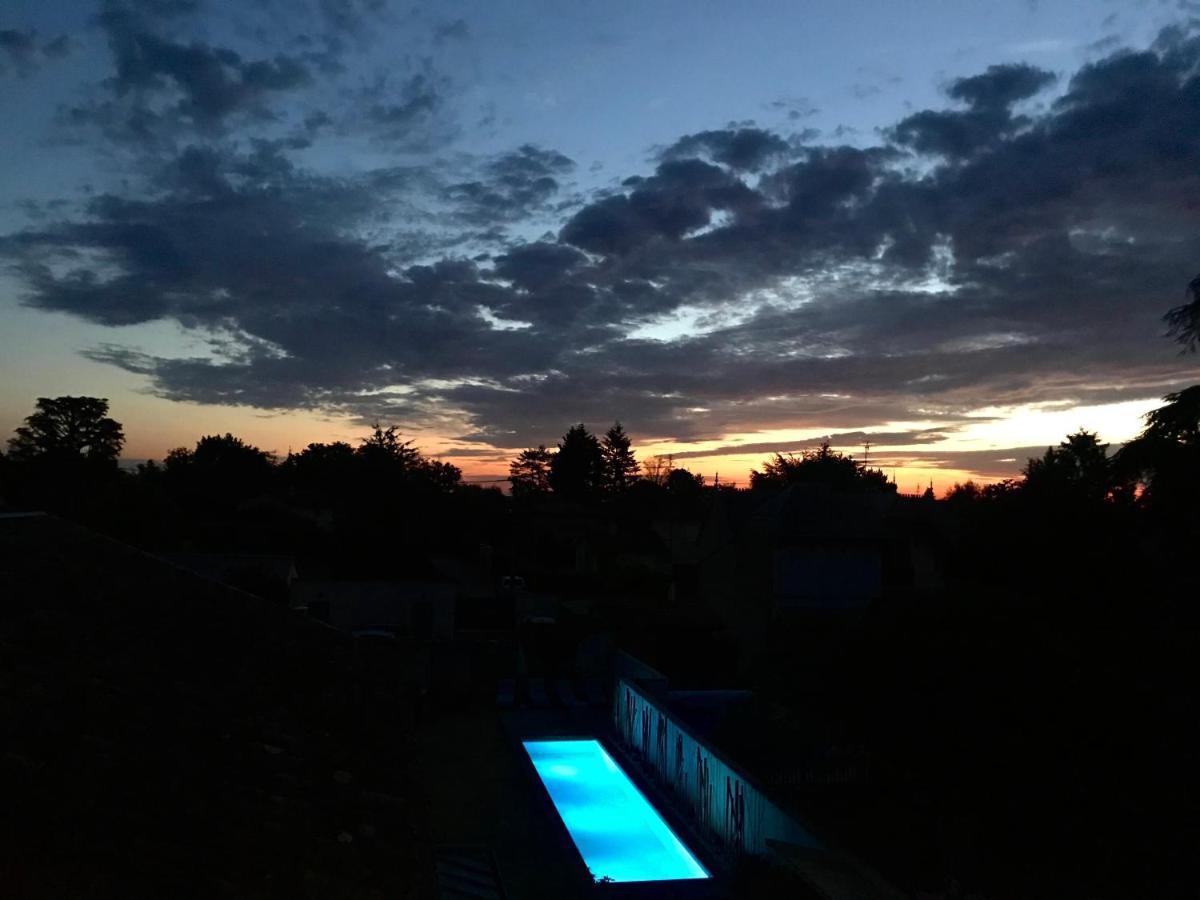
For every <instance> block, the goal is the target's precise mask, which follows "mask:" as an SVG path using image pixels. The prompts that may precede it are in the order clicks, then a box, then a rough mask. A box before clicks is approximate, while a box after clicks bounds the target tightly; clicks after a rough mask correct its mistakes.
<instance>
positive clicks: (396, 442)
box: [358, 423, 423, 470]
mask: <svg viewBox="0 0 1200 900" xmlns="http://www.w3.org/2000/svg"><path fill="white" fill-rule="evenodd" d="M372 428H373V429H374V430H373V431H372V432H371V434H370V435H368V436H367V437H365V438H363V439H362V443H361V444H360V445H359V447H358V455H359V457H360V458H361V459H363V460H364V461H365V462H366V463H367V464H368V466H371V467H373V468H380V469H400V470H408V469H415V468H417V467H418V466H419V465H420V463H421V462H422V460H423V457H422V456H421V451H420V450H418V449H417V448H416V447H414V446H413V444H412V441H402V440H400V435H399V434H397V433H396V426H395V425H389V426H388V427H387V428H381V427H380V426H379V423H376V424H375V425H373V426H372Z"/></svg>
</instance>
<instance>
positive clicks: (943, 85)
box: [0, 0, 1200, 483]
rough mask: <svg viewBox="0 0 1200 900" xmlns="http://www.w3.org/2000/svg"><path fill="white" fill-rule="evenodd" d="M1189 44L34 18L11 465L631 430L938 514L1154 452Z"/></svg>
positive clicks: (2, 78) (19, 233) (966, 23)
mask: <svg viewBox="0 0 1200 900" xmlns="http://www.w3.org/2000/svg"><path fill="white" fill-rule="evenodd" d="M1187 6H1188V4H1176V3H1171V4H1165V3H1164V4H1158V3H1111V2H1090V3H1080V2H1073V3H1050V2H1030V3H1002V4H983V3H962V2H958V3H950V2H947V3H927V2H923V3H894V2H893V3H882V2H881V3H854V4H847V3H812V4H794V3H770V4H769V3H739V4H736V5H735V4H716V3H694V2H691V3H682V2H681V3H666V2H663V3H636V4H635V3H627V4H626V3H612V2H604V3H572V4H553V3H491V4H482V3H480V4H451V3H439V4H436V5H432V6H429V7H413V6H411V5H408V4H405V5H400V4H398V3H387V2H383V0H358V2H355V0H257V2H246V3H238V4H227V3H216V2H212V0H209V2H204V0H104V2H98V3H82V2H57V3H55V2H42V3H32V2H16V3H12V2H10V3H6V4H5V6H4V7H3V9H2V10H0V120H2V121H4V122H5V123H6V126H7V127H6V128H5V129H3V130H0V154H3V158H4V160H5V165H4V166H3V167H2V168H0V262H2V264H3V266H4V270H3V273H2V274H0V367H2V369H3V371H2V375H3V378H2V379H0V428H4V429H7V428H9V427H12V426H15V425H16V424H17V422H18V421H19V419H20V418H21V417H22V416H24V415H25V414H26V413H27V412H28V410H29V409H30V408H31V407H32V402H33V399H34V398H35V397H36V396H38V395H43V394H58V393H90V394H102V395H105V396H108V397H109V399H110V400H111V402H112V405H113V410H114V413H115V414H116V415H117V417H118V418H120V419H121V420H122V421H124V422H125V424H126V431H127V433H128V434H129V436H130V446H129V453H130V455H132V456H148V455H161V454H162V453H163V451H164V450H165V449H167V448H168V447H170V446H173V445H175V444H178V443H183V442H190V441H191V440H194V439H195V437H196V436H198V434H199V433H201V432H203V431H213V430H217V429H220V430H227V429H232V430H235V431H239V432H240V433H242V434H243V435H244V436H247V437H248V438H250V439H251V440H255V441H257V442H259V443H261V444H263V445H264V446H267V447H268V448H269V449H273V450H277V451H280V452H283V451H286V450H287V447H288V445H293V446H294V445H296V444H299V443H302V442H303V441H305V440H310V439H311V440H316V439H330V438H332V437H353V436H354V435H356V434H358V433H360V432H361V430H362V428H363V426H364V423H366V422H370V421H374V420H376V419H380V420H384V421H388V422H396V423H397V424H399V425H400V426H401V427H402V428H403V429H404V430H405V431H406V432H408V433H411V434H413V435H415V436H417V437H418V439H419V440H420V441H421V442H422V443H423V444H425V445H426V446H427V447H429V448H430V449H432V450H435V451H438V452H442V453H445V454H447V455H448V456H450V457H451V458H453V459H454V460H455V461H456V462H460V463H464V464H466V465H467V466H468V468H472V469H474V470H475V471H497V470H500V469H502V468H503V466H502V462H503V459H504V458H505V456H506V455H507V454H508V453H509V452H510V451H511V450H513V449H515V448H520V447H522V446H526V445H529V444H533V443H538V442H552V441H553V440H554V439H555V438H556V436H557V435H559V434H561V432H562V431H563V430H564V429H565V427H566V426H567V425H568V424H570V423H571V422H574V421H578V420H581V419H582V420H584V421H586V422H588V423H590V424H593V425H594V426H596V427H604V426H605V425H607V423H608V422H611V421H612V420H613V419H615V418H620V419H622V420H623V421H624V422H625V424H626V426H627V428H628V429H629V430H630V431H631V433H632V434H633V435H634V436H635V438H636V439H637V441H638V443H639V444H640V446H641V447H642V448H643V452H651V451H667V450H673V451H675V452H676V453H677V455H679V456H681V457H683V458H690V459H693V460H695V461H696V462H695V463H694V465H695V467H696V468H698V469H700V470H702V471H705V472H709V471H711V470H714V469H717V468H723V469H724V471H725V472H731V471H732V472H734V473H735V477H736V475H737V473H738V472H739V470H740V471H743V472H744V469H745V468H746V467H747V466H748V465H749V464H751V463H753V462H754V461H755V460H756V459H757V458H761V456H762V455H763V454H765V453H766V452H769V451H770V450H772V449H793V448H798V447H801V446H803V445H804V444H805V443H806V442H808V441H811V440H812V439H814V438H817V437H819V436H823V435H834V436H835V443H839V444H841V445H842V446H844V447H845V448H847V449H851V450H855V451H856V450H857V449H858V448H859V446H860V445H861V443H862V441H863V440H865V439H866V437H865V436H866V435H871V436H872V437H871V440H872V443H873V444H874V445H875V447H876V448H877V449H876V450H874V451H873V452H872V456H873V457H874V458H876V459H880V460H881V461H884V460H886V461H888V462H890V463H894V464H895V465H897V466H899V467H901V469H902V470H904V471H905V472H907V473H910V474H911V476H912V477H913V478H916V477H918V475H919V476H920V477H921V478H924V477H926V476H927V475H930V474H931V473H936V475H935V476H934V477H935V480H937V481H938V482H939V483H942V482H945V481H948V480H949V479H951V478H952V477H959V476H960V475H962V474H963V473H965V472H975V473H978V474H981V475H985V476H996V475H999V474H1001V473H1003V472H1005V471H1011V470H1013V469H1015V467H1016V465H1017V463H1016V462H1013V460H1019V459H1020V458H1021V454H1022V453H1023V452H1024V451H1025V450H1026V449H1027V448H1029V447H1033V446H1036V445H1038V444H1044V443H1046V442H1050V441H1056V440H1057V439H1058V438H1059V437H1061V436H1062V434H1063V433H1065V431H1066V430H1070V429H1073V428H1075V427H1078V426H1081V425H1086V426H1088V427H1093V428H1100V429H1101V430H1102V436H1103V437H1106V438H1109V439H1113V440H1120V439H1123V438H1125V437H1128V436H1129V435H1130V434H1132V433H1133V432H1134V431H1136V429H1137V426H1138V421H1137V416H1138V414H1139V413H1140V412H1142V411H1144V410H1145V409H1146V408H1149V407H1150V406H1152V405H1153V402H1154V398H1156V397H1158V396H1160V395H1161V394H1163V393H1165V392H1166V391H1168V390H1171V389H1172V388H1176V387H1178V386H1179V385H1181V384H1183V383H1184V382H1185V381H1187V380H1189V379H1193V380H1194V377H1195V374H1196V373H1195V365H1194V363H1195V359H1194V358H1181V357H1179V356H1178V355H1177V353H1176V350H1175V348H1174V347H1173V346H1172V345H1171V344H1170V343H1169V342H1168V341H1166V340H1164V339H1163V338H1162V336H1161V335H1162V330H1163V329H1162V323H1161V321H1160V317H1161V314H1162V312H1163V311H1165V309H1166V308H1167V307H1169V306H1171V305H1173V304H1175V303H1177V302H1179V300H1180V298H1181V296H1182V291H1183V285H1184V284H1185V283H1186V282H1187V280H1188V279H1189V278H1190V277H1191V276H1192V275H1194V274H1195V270H1197V269H1200V259H1198V256H1197V252H1196V251H1197V236H1196V233H1195V231H1196V229H1195V225H1196V204H1197V202H1198V201H1200V191H1198V188H1200V168H1198V166H1197V163H1198V162H1200V159H1198V158H1197V154H1198V150H1200V88H1198V85H1200V82H1198V81H1197V79H1196V77H1195V71H1196V66H1197V63H1198V62H1200V39H1198V37H1197V34H1198V32H1196V31H1195V30H1193V26H1192V25H1191V24H1190V21H1191V20H1190V19H1189V15H1190V14H1191V13H1190V11H1189V10H1188V9H1187Z"/></svg>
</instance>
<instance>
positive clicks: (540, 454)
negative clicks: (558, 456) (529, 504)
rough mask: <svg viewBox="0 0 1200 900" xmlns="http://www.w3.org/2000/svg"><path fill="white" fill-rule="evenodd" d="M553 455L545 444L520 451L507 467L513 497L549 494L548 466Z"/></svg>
mask: <svg viewBox="0 0 1200 900" xmlns="http://www.w3.org/2000/svg"><path fill="white" fill-rule="evenodd" d="M553 460H554V454H553V453H552V452H551V451H550V450H547V449H546V445H545V444H539V445H538V446H536V447H530V448H529V449H528V450H522V451H521V452H520V454H519V455H518V456H517V458H516V459H514V460H513V461H512V462H511V463H509V465H508V483H509V484H511V485H512V495H513V496H514V497H537V496H541V495H543V494H548V493H550V464H551V463H552V462H553Z"/></svg>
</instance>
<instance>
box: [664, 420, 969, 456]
mask: <svg viewBox="0 0 1200 900" xmlns="http://www.w3.org/2000/svg"><path fill="white" fill-rule="evenodd" d="M952 430H953V429H949V430H947V429H938V428H922V429H917V430H914V431H839V432H836V433H833V434H827V435H824V436H821V437H814V438H806V439H805V440H800V441H758V442H750V443H745V444H724V445H722V446H720V447H714V448H712V449H711V450H682V451H677V452H675V453H672V454H671V456H672V457H673V458H675V459H676V460H682V459H700V458H703V457H709V456H747V455H751V454H752V455H755V456H768V455H770V454H773V453H783V454H785V455H786V454H788V453H801V452H803V451H805V450H812V449H814V448H816V447H819V446H821V445H822V444H824V443H828V444H830V445H831V446H832V447H834V448H841V449H843V450H850V451H851V452H855V453H857V452H858V451H859V450H861V449H862V448H863V447H864V445H865V444H866V443H867V442H869V443H870V445H871V447H872V448H885V447H903V446H908V445H912V444H936V443H937V442H939V441H942V440H945V439H946V438H947V437H948V436H949V432H950V431H952Z"/></svg>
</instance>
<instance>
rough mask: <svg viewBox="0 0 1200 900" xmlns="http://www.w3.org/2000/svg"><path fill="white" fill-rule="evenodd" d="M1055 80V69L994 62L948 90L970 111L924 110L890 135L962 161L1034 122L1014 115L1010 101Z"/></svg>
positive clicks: (1038, 89) (958, 81)
mask: <svg viewBox="0 0 1200 900" xmlns="http://www.w3.org/2000/svg"><path fill="white" fill-rule="evenodd" d="M1054 80H1055V77H1054V74H1053V73H1051V72H1046V71H1044V70H1042V69H1038V68H1036V67H1034V66H1030V65H1026V64H1023V63H1022V64H1010V65H1002V66H991V67H989V68H988V70H987V71H986V72H984V73H983V74H981V75H973V76H971V77H970V78H959V79H958V80H956V81H954V82H952V83H951V84H950V86H949V87H948V88H947V91H946V92H947V93H948V94H949V95H950V96H951V97H953V98H954V99H956V100H961V101H963V102H965V103H966V104H967V106H968V108H967V109H966V110H963V111H954V110H951V111H945V110H922V111H921V112H917V113H914V114H913V115H911V116H909V117H907V118H906V119H903V120H902V121H901V122H899V123H898V124H897V125H896V126H895V127H894V128H893V129H892V130H891V132H890V134H891V137H892V139H893V140H895V141H896V142H897V143H900V144H904V145H906V146H909V147H912V149H914V150H916V151H917V152H918V153H929V154H940V155H942V156H945V157H947V158H949V159H951V160H957V159H964V158H966V157H969V156H971V155H972V154H973V153H975V152H977V151H980V150H984V149H988V148H990V147H991V146H992V144H993V143H994V142H995V141H997V140H998V139H1000V138H1002V137H1006V136H1008V135H1011V134H1013V133H1014V132H1016V131H1018V130H1019V129H1021V128H1023V127H1025V126H1027V125H1028V124H1029V121H1030V120H1029V119H1028V118H1027V117H1025V116H1014V115H1013V114H1012V111H1011V107H1012V105H1013V104H1014V103H1016V102H1017V101H1019V100H1025V99H1027V98H1029V97H1032V96H1033V95H1034V94H1036V93H1037V92H1038V91H1041V90H1043V89H1044V88H1046V87H1048V86H1049V85H1051V84H1052V83H1053V82H1054Z"/></svg>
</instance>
